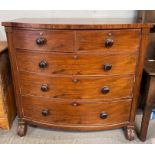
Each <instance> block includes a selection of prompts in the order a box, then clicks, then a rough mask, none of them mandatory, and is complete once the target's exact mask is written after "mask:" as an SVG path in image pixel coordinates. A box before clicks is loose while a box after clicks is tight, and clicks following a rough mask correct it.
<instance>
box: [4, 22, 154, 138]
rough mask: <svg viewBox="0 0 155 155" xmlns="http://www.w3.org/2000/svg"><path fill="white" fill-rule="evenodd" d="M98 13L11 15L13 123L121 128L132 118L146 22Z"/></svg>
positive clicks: (22, 129)
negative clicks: (41, 16) (82, 15)
mask: <svg viewBox="0 0 155 155" xmlns="http://www.w3.org/2000/svg"><path fill="white" fill-rule="evenodd" d="M121 22H123V21H121V20H116V21H114V20H111V21H110V20H107V19H106V20H103V19H83V20H82V19H19V20H14V21H11V22H4V23H3V26H5V28H6V33H7V38H8V43H9V48H10V53H9V54H10V60H11V66H12V74H13V81H14V88H15V93H16V103H17V107H18V117H19V125H18V130H17V133H18V135H19V136H24V135H25V133H26V129H27V124H34V125H38V126H43V127H50V128H57V129H64V130H80V131H91V130H104V129H114V128H124V130H125V134H126V137H127V139H129V140H132V139H134V120H135V113H136V107H137V98H138V93H139V84H140V80H141V73H142V68H143V61H144V54H145V50H146V45H147V37H148V33H149V28H150V27H151V26H152V25H151V24H137V23H132V24H131V23H128V24H125V23H124V24H122V23H121Z"/></svg>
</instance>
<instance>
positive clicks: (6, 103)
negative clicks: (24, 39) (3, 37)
mask: <svg viewBox="0 0 155 155" xmlns="http://www.w3.org/2000/svg"><path fill="white" fill-rule="evenodd" d="M15 116H16V107H15V100H14V92H13V84H12V78H11V72H10V63H9V58H8V46H7V42H0V128H2V129H6V130H8V129H10V128H11V125H12V121H13V120H14V118H15Z"/></svg>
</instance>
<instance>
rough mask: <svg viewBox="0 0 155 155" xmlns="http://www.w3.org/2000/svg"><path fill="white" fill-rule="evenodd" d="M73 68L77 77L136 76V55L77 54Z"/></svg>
mask: <svg viewBox="0 0 155 155" xmlns="http://www.w3.org/2000/svg"><path fill="white" fill-rule="evenodd" d="M76 57H77V59H76V61H75V64H74V66H73V67H72V69H73V73H74V74H75V75H116V74H117V75H122V74H134V73H135V67H136V62H137V55H136V54H123V55H118V54H113V55H112V54H105V55H99V54H77V55H76Z"/></svg>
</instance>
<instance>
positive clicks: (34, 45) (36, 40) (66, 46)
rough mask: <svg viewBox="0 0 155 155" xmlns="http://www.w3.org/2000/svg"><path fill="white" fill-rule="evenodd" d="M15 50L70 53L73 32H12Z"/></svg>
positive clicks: (72, 45) (72, 44)
mask: <svg viewBox="0 0 155 155" xmlns="http://www.w3.org/2000/svg"><path fill="white" fill-rule="evenodd" d="M13 42H14V46H15V48H19V49H28V50H41V51H62V52H72V51H73V50H74V32H73V31H57V30H55V31H51V30H16V29H15V30H13Z"/></svg>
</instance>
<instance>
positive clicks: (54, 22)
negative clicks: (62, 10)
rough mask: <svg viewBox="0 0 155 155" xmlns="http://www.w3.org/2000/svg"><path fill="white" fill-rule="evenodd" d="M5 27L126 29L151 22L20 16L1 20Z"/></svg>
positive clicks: (124, 19) (122, 19)
mask: <svg viewBox="0 0 155 155" xmlns="http://www.w3.org/2000/svg"><path fill="white" fill-rule="evenodd" d="M2 25H3V26H6V27H17V28H36V29H38V28H43V29H70V30H71V29H88V30H89V29H126V28H130V29H132V28H137V29H139V28H150V27H151V26H152V24H151V23H145V24H141V23H137V21H134V20H133V19H128V18H39V19H37V18H23V19H22V18H21V19H16V20H12V21H8V22H2Z"/></svg>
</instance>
